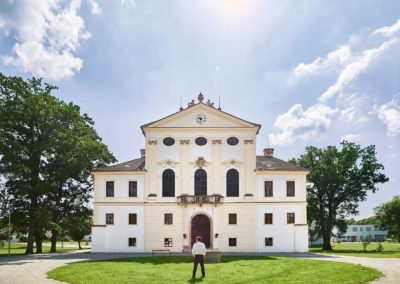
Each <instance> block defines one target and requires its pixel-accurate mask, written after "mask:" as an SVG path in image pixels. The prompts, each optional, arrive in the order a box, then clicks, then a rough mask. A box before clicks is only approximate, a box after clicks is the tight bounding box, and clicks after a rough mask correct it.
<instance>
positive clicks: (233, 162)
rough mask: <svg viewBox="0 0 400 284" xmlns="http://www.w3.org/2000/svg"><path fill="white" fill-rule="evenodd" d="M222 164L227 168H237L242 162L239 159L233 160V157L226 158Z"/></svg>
mask: <svg viewBox="0 0 400 284" xmlns="http://www.w3.org/2000/svg"><path fill="white" fill-rule="evenodd" d="M222 164H223V165H224V166H225V167H227V168H229V167H235V168H238V167H240V165H241V164H243V162H241V161H239V160H235V159H229V160H226V161H225V162H222Z"/></svg>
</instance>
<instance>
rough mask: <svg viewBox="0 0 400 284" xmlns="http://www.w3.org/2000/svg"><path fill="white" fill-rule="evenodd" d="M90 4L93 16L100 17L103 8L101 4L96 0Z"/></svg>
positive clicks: (92, 0)
mask: <svg viewBox="0 0 400 284" xmlns="http://www.w3.org/2000/svg"><path fill="white" fill-rule="evenodd" d="M89 4H90V12H91V13H92V14H93V15H100V14H101V8H100V6H99V4H98V3H97V2H96V1H95V0H89Z"/></svg>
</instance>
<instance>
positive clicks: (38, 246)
mask: <svg viewBox="0 0 400 284" xmlns="http://www.w3.org/2000/svg"><path fill="white" fill-rule="evenodd" d="M35 242H36V253H42V252H43V250H42V235H41V234H40V232H38V231H36V232H35Z"/></svg>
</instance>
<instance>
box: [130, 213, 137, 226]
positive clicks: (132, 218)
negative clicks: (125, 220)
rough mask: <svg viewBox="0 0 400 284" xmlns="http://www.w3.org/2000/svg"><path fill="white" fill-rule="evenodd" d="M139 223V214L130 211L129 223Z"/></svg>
mask: <svg viewBox="0 0 400 284" xmlns="http://www.w3.org/2000/svg"><path fill="white" fill-rule="evenodd" d="M136 224H137V215H136V213H129V225H136Z"/></svg>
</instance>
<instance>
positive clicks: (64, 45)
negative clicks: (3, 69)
mask: <svg viewBox="0 0 400 284" xmlns="http://www.w3.org/2000/svg"><path fill="white" fill-rule="evenodd" d="M3 5H4V4H3ZM6 5H8V7H7V12H8V13H10V12H12V13H13V14H14V15H15V17H9V18H7V17H4V18H5V22H4V24H3V25H4V27H5V28H7V29H12V30H14V31H15V34H16V43H15V44H14V46H13V48H12V51H11V54H6V55H3V56H2V57H1V58H2V60H3V62H4V63H5V64H8V65H13V66H15V68H17V69H18V70H20V71H23V72H29V73H31V74H32V75H34V76H37V77H44V78H45V79H47V80H53V81H57V80H60V79H64V78H68V77H71V76H73V75H74V74H75V73H76V72H79V70H80V69H81V68H82V63H83V61H82V59H81V58H78V57H77V56H75V55H74V52H75V51H76V50H77V48H78V47H79V45H80V42H81V40H84V39H87V38H89V37H90V34H89V33H87V32H85V31H84V28H85V23H84V20H83V19H82V18H81V17H80V16H78V15H77V13H78V11H79V9H80V6H81V1H80V0H72V1H69V2H64V1H60V0H32V1H23V0H15V1H10V2H8V3H7V4H6ZM7 12H5V13H7ZM0 16H2V15H1V12H0Z"/></svg>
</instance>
